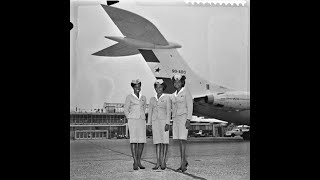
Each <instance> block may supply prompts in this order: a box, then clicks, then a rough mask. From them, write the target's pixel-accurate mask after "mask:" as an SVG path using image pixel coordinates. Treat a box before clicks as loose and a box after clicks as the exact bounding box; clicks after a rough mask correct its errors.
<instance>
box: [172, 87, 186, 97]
mask: <svg viewBox="0 0 320 180" xmlns="http://www.w3.org/2000/svg"><path fill="white" fill-rule="evenodd" d="M183 90H184V87H182V88H181V89H180V91H179V93H178V94H177V90H176V92H174V96H175V97H177V96H178V95H179V94H180V93H181V92H182V91H183Z"/></svg>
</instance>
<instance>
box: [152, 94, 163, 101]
mask: <svg viewBox="0 0 320 180" xmlns="http://www.w3.org/2000/svg"><path fill="white" fill-rule="evenodd" d="M163 96H164V94H163V93H162V94H161V96H160V97H159V99H161V97H163ZM154 97H155V98H156V100H157V101H159V99H158V96H157V94H156V95H155V96H154Z"/></svg>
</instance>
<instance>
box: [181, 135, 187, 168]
mask: <svg viewBox="0 0 320 180" xmlns="http://www.w3.org/2000/svg"><path fill="white" fill-rule="evenodd" d="M181 147H182V148H181V149H182V150H181V153H182V155H181V170H182V172H184V171H186V170H187V168H186V166H187V163H188V162H187V159H186V147H187V141H186V140H181Z"/></svg>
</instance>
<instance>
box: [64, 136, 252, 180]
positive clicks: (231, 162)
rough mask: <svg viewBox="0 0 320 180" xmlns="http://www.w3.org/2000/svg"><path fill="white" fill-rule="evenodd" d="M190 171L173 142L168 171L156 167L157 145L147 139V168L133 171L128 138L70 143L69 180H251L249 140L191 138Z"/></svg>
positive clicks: (71, 141)
mask: <svg viewBox="0 0 320 180" xmlns="http://www.w3.org/2000/svg"><path fill="white" fill-rule="evenodd" d="M186 154H187V159H188V162H189V166H188V170H187V171H186V172H184V173H182V172H177V171H175V169H177V168H178V167H179V166H180V152H179V144H178V143H177V142H176V141H173V140H172V139H170V144H169V150H168V155H167V169H165V170H156V171H155V170H152V169H151V168H152V167H154V166H155V163H156V154H155V145H153V144H152V139H147V143H146V144H145V148H144V152H143V155H142V165H144V166H145V167H146V169H142V170H140V169H139V170H138V171H134V170H133V169H132V164H133V160H132V157H131V151H130V145H129V139H101V140H70V179H113V180H116V179H121V180H122V179H130V180H135V179H163V180H165V179H219V180H223V179H228V180H233V179H250V141H244V140H243V139H242V138H240V137H234V138H212V137H211V138H190V139H188V145H187V150H186Z"/></svg>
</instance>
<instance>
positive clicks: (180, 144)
mask: <svg viewBox="0 0 320 180" xmlns="http://www.w3.org/2000/svg"><path fill="white" fill-rule="evenodd" d="M179 147H180V158H181V159H180V162H181V163H180V167H179V168H178V169H177V171H179V170H181V167H182V161H183V157H182V140H181V139H179Z"/></svg>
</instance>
